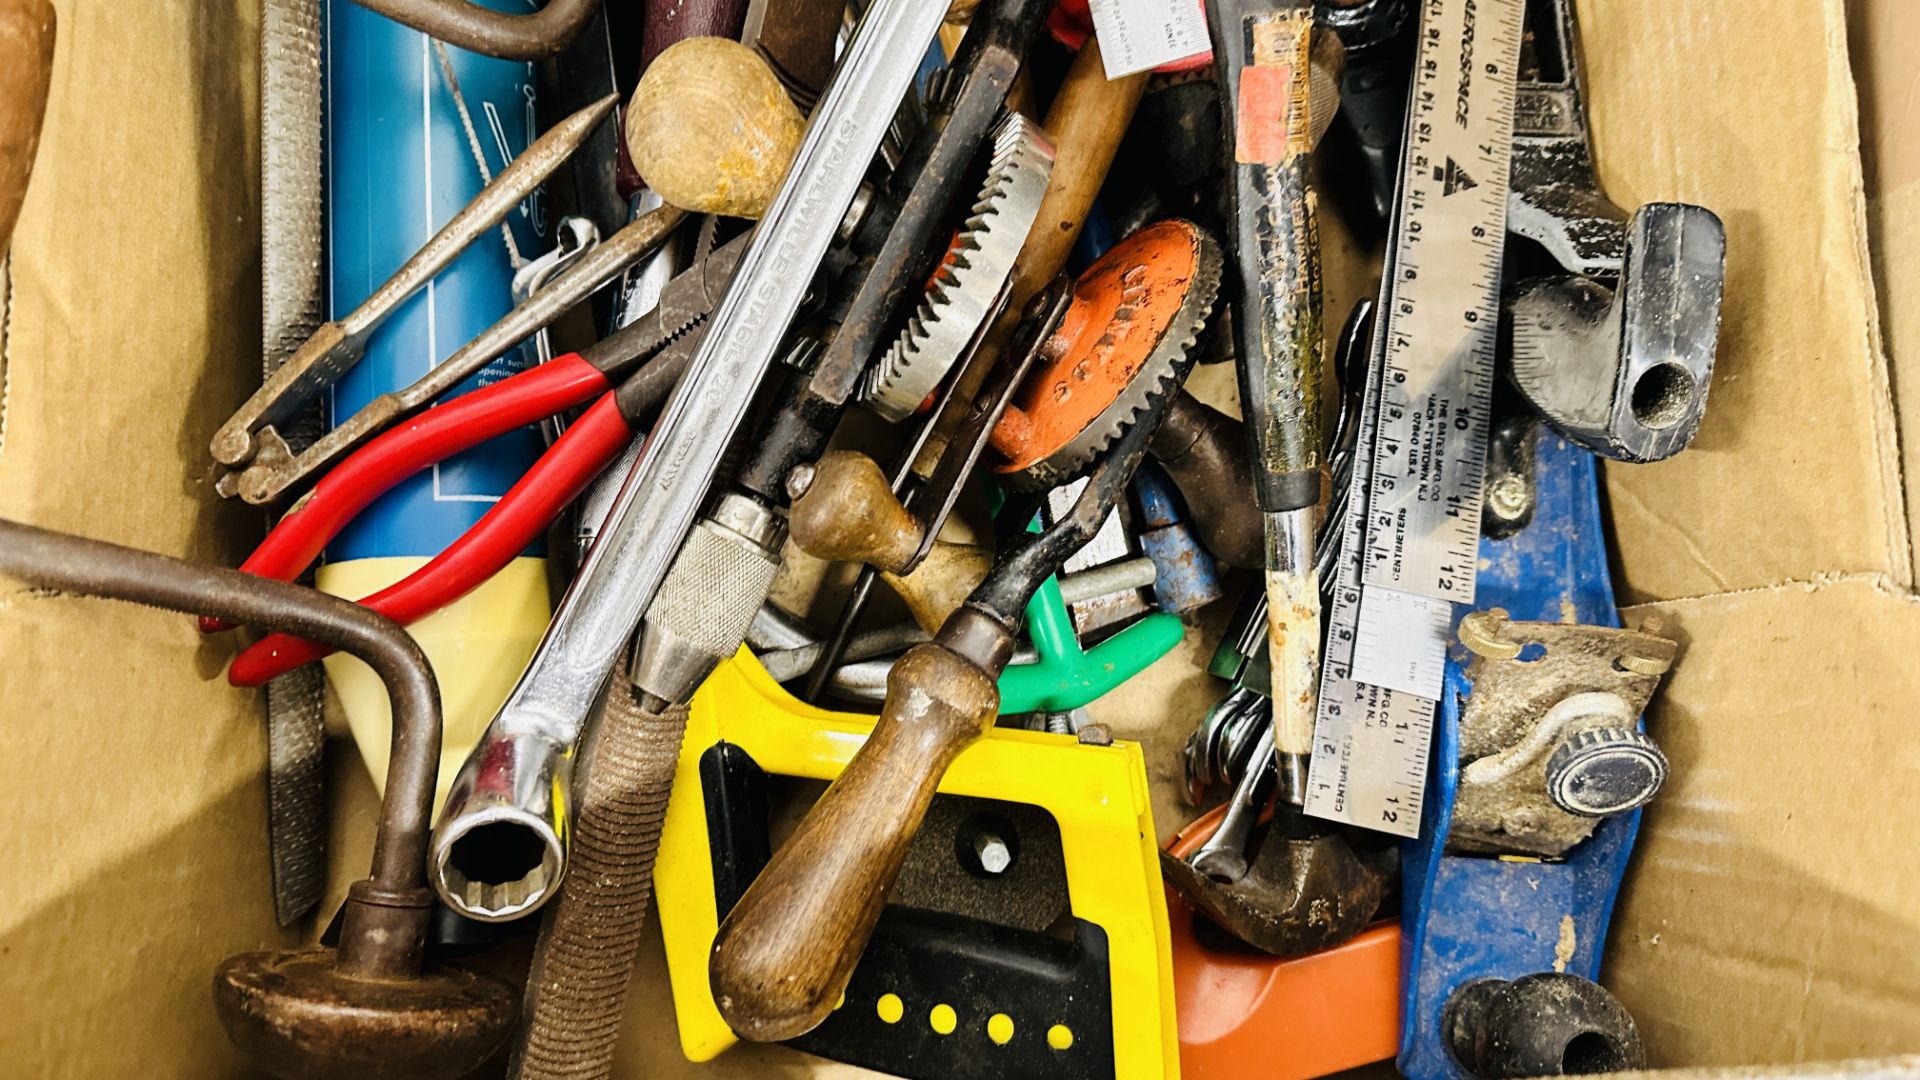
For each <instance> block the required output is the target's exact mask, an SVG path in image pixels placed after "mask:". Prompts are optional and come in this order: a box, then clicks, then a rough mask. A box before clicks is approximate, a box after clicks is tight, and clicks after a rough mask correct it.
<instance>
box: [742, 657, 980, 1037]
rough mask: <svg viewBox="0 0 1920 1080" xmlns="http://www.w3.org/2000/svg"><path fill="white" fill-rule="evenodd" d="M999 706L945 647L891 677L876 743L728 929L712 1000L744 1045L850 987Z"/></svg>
mask: <svg viewBox="0 0 1920 1080" xmlns="http://www.w3.org/2000/svg"><path fill="white" fill-rule="evenodd" d="M999 705H1000V694H999V690H998V689H997V687H996V686H995V684H994V680H993V679H992V678H991V677H990V676H988V675H987V673H986V672H984V671H982V670H981V669H980V668H978V667H976V666H975V665H973V664H972V663H969V662H968V661H966V660H965V659H962V658H961V657H960V656H958V655H957V654H955V653H953V652H951V651H949V650H948V649H946V648H944V647H942V646H940V645H937V644H926V645H919V646H916V647H915V648H914V649H912V650H911V651H909V652H908V653H907V654H906V656H904V657H902V658H901V659H900V662H899V663H897V664H895V665H894V666H893V671H892V673H891V674H889V675H888V676H887V703H886V706H885V708H883V709H882V710H881V713H880V718H879V721H878V722H877V723H876V724H875V725H874V728H873V733H872V734H871V735H870V736H868V738H867V742H866V745H865V746H863V747H861V748H860V752H859V753H857V754H855V755H854V757H853V760H852V761H850V762H848V763H847V767H846V770H845V771H843V772H842V773H841V774H840V778H839V779H838V780H835V781H834V782H833V786H831V787H829V788H828V789H827V793H826V794H825V795H822V796H821V797H820V801H819V802H818V803H815V804H814V806H813V809H812V810H810V811H809V812H808V813H807V816H806V818H805V819H804V820H802V821H801V822H800V827H799V828H798V829H796V830H795V831H794V834H793V836H792V838H791V839H789V840H788V841H787V842H786V843H785V844H784V845H782V846H781V848H780V850H778V851H776V852H774V854H773V860H772V861H771V862H769V863H768V864H767V868H766V869H765V870H762V871H761V872H760V876H759V877H758V878H756V879H754V882H753V885H752V886H751V887H749V888H748V889H747V894H746V895H745V896H743V897H741V898H740V903H739V904H738V905H736V906H735V907H734V909H733V911H732V913H730V914H729V915H728V916H727V919H726V921H725V922H723V923H722V924H721V925H720V932H719V934H718V935H716V936H715V938H714V942H713V955H712V957H711V958H710V959H709V962H708V969H707V971H708V978H709V980H710V982H711V984H712V988H713V1000H714V1003H715V1004H716V1005H718V1006H719V1008H720V1015H721V1016H722V1017H724V1018H725V1019H726V1021H727V1025H728V1026H729V1027H731V1028H733V1030H734V1032H735V1033H736V1034H738V1035H739V1036H740V1037H741V1038H743V1039H748V1040H751V1041H754V1042H776V1041H779V1040H781V1039H791V1038H795V1037H797V1036H800V1035H804V1034H806V1033H807V1032H809V1031H811V1030H813V1028H814V1027H815V1026H816V1025H817V1024H819V1023H820V1021H822V1020H824V1019H826V1017H827V1014H828V1013H830V1012H832V1011H833V1008H834V1005H835V1003H836V1002H838V1001H839V1000H840V995H841V994H843V993H844V992H845V991H846V988H847V980H848V979H850V978H851V977H852V975H853V969H854V965H855V964H856V963H858V962H859V959H860V954H861V952H862V951H863V950H864V949H865V948H866V945H867V939H868V938H870V937H871V936H872V935H873V927H874V923H875V922H876V921H877V920H878V919H879V917H880V909H881V908H882V906H884V904H885V903H886V898H887V893H888V892H889V891H890V890H892V888H893V882H894V879H895V878H896V877H897V876H899V873H900V864H901V862H902V860H904V859H905V858H906V854H907V845H908V843H909V842H910V841H912V839H913V834H914V832H915V831H916V830H918V829H919V827H920V820H921V818H923V817H924V816H925V815H926V812H927V805H928V804H929V803H930V802H932V801H933V792H934V788H935V786H936V785H937V784H938V783H939V782H940V777H941V775H942V774H943V773H945V772H946V769H947V765H948V764H949V763H951V762H952V761H953V759H954V757H955V756H956V755H958V754H959V753H960V751H961V750H963V749H965V748H966V747H967V746H968V745H969V744H970V743H972V742H973V741H974V740H976V739H978V738H979V737H980V736H982V735H983V734H985V733H986V731H987V729H988V728H989V727H991V726H992V724H993V719H994V715H995V713H996V711H997V710H998V708H999Z"/></svg>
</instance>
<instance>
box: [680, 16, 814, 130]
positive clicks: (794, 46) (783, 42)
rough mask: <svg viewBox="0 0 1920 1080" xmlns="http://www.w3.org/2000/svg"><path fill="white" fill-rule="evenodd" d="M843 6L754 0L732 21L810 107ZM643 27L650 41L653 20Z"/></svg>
mask: <svg viewBox="0 0 1920 1080" xmlns="http://www.w3.org/2000/svg"><path fill="white" fill-rule="evenodd" d="M675 6H676V7H685V6H687V5H686V4H684V3H681V4H676V5H675ZM846 9H847V5H846V2H845V0H752V2H751V3H749V4H748V5H747V10H746V14H745V18H744V19H740V18H739V17H738V16H736V21H737V22H740V23H742V29H741V32H740V40H742V41H745V42H747V43H748V44H750V45H752V46H753V47H754V49H755V50H757V51H758V52H759V53H760V55H761V56H764V57H766V59H767V63H768V65H770V66H771V67H772V68H773V73H774V74H775V75H777V76H779V78H780V83H781V85H783V86H785V87H786V88H787V93H788V94H791V95H792V96H793V100H794V103H795V104H797V105H799V106H800V108H802V109H811V108H813V103H814V102H816V101H818V100H819V99H820V91H821V90H823V89H825V88H826V85H827V79H828V77H830V76H831V75H832V74H833V46H834V40H835V39H836V38H837V37H839V34H840V22H841V16H842V15H844V14H845V12H846ZM647 33H648V38H649V44H651V38H652V33H653V31H652V27H651V25H649V27H648V31H647Z"/></svg>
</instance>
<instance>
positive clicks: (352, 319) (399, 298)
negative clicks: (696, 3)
mask: <svg viewBox="0 0 1920 1080" xmlns="http://www.w3.org/2000/svg"><path fill="white" fill-rule="evenodd" d="M615 103H616V99H615V98H614V97H613V96H611V95H610V96H608V97H606V98H603V99H601V100H600V101H597V102H595V103H594V104H592V105H589V106H587V107H586V108H584V109H581V110H580V111H579V112H576V113H574V114H573V115H572V116H569V117H567V118H566V119H564V120H561V121H560V122H559V123H557V124H555V125H554V126H553V127H552V128H550V129H549V130H548V131H547V132H546V134H544V135H542V136H540V138H538V139H536V140H534V143H533V145H532V146H529V147H527V149H526V150H525V151H524V152H522V153H521V154H520V156H519V157H516V158H514V159H513V161H512V162H511V163H509V164H508V165H507V167H506V168H504V169H502V170H500V173H499V175H497V176H495V177H494V178H493V180H492V181H491V182H490V183H488V184H487V186H486V187H484V188H482V189H481V190H480V194H478V195H476V196H474V198H473V200H472V201H471V202H469V203H467V205H466V206H464V207H462V208H461V209H460V211H459V212H458V213H456V214H454V216H453V217H452V218H451V219H449V220H448V221H447V223H446V224H445V225H443V226H441V228H440V231H439V232H436V233H434V234H433V236H432V237H430V238H429V239H428V240H427V242H426V243H425V244H423V245H421V247H420V250H419V251H416V252H414V254H413V255H412V257H410V258H409V259H408V260H407V261H406V263H405V264H404V265H402V266H401V267H400V269H398V270H396V271H394V272H393V274H392V276H390V277H389V278H387V280H386V281H385V282H383V283H382V284H381V285H380V287H379V288H378V289H375V290H374V292H373V295H371V296H369V297H368V298H367V299H366V301H365V302H363V303H362V304H361V305H360V306H359V307H357V308H355V309H354V310H352V311H351V312H348V313H347V315H346V316H345V317H343V318H340V319H337V320H335V321H333V322H329V323H325V324H323V325H322V326H320V328H319V329H317V330H316V331H314V333H313V336H311V337H309V338H308V339H307V340H306V341H305V342H303V343H302V344H301V345H300V347H299V348H298V349H296V350H295V351H294V353H293V355H292V356H290V357H288V358H287V361H286V363H284V364H282V365H280V367H279V368H277V369H276V370H275V371H274V373H273V375H272V376H271V377H270V378H268V379H267V381H266V383H265V384H264V385H262V386H261V387H260V389H259V390H257V391H255V392H254V394H253V396H252V397H249V398H248V399H247V400H246V402H245V403H244V404H243V405H241V406H240V408H239V409H237V410H235V411H234V414H233V415H232V416H231V417H228V418H227V420H226V422H224V423H223V424H221V425H220V429H219V430H218V431H216V432H214V436H213V440H212V443H211V445H210V446H209V449H210V450H211V452H212V454H213V458H214V460H215V461H216V462H218V463H220V464H221V465H224V466H227V467H228V468H230V469H234V470H238V469H240V468H241V467H243V466H245V465H246V464H247V463H248V462H250V461H251V460H253V458H254V456H255V455H256V454H258V453H260V452H261V451H262V448H263V446H268V445H282V446H283V443H282V441H281V440H280V439H279V438H278V437H277V436H274V437H272V438H267V437H265V436H266V435H267V433H266V432H264V431H263V430H262V429H264V428H267V427H268V426H269V425H273V424H277V423H280V422H282V421H284V420H286V419H287V417H289V416H291V415H293V414H294V413H295V412H297V411H298V410H300V409H301V408H302V407H304V406H306V405H307V404H308V403H309V402H312V401H313V400H314V399H315V398H316V396H317V395H319V393H320V392H321V391H322V390H324V389H325V388H326V387H328V386H329V385H331V384H332V383H333V381H334V380H335V379H338V378H339V377H340V375H341V374H342V373H344V372H345V371H346V370H347V369H348V368H350V367H352V366H353V365H354V364H356V363H358V362H359V360H360V357H361V355H362V354H363V353H364V352H365V349H366V343H367V339H368V337H369V336H370V335H371V334H372V333H373V331H374V330H375V329H377V328H378V327H379V326H380V324H381V323H382V322H384V321H385V320H386V318H387V316H389V315H391V314H392V313H393V312H394V311H395V310H396V309H397V308H398V307H399V306H400V304H401V303H402V302H404V301H405V300H406V299H407V298H408V297H409V296H412V295H413V294H414V292H416V291H417V290H419V289H420V288H422V287H423V286H425V285H426V283H427V282H428V281H429V280H430V279H432V278H433V277H434V276H435V275H436V274H438V273H440V271H442V270H444V269H446V268H447V266H448V265H450V264H451V263H452V262H453V260H454V259H455V258H457V257H458V256H459V255H460V253H461V252H462V251H465V250H466V249H467V246H468V245H469V244H471V243H472V242H473V241H474V240H475V239H477V238H479V237H480V236H482V235H483V234H485V233H486V232H487V231H488V230H490V229H492V228H493V227H494V226H495V225H498V224H499V223H500V221H501V219H503V218H505V217H506V216H507V214H508V213H509V212H510V211H512V209H513V208H514V207H515V206H518V205H519V204H520V202H521V201H522V200H524V199H525V198H526V197H527V195H528V194H529V193H531V192H532V191H533V190H534V189H535V188H538V187H539V186H540V185H541V184H542V183H544V182H545V181H546V178H547V177H548V176H550V175H552V173H553V172H554V170H556V169H558V168H559V167H560V166H561V165H562V164H564V163H565V162H566V160H567V159H568V158H569V157H571V156H573V152H574V151H575V150H576V149H578V148H579V146H580V144H581V143H582V142H583V141H584V140H585V139H586V137H587V136H588V135H589V134H591V133H592V131H593V129H594V128H596V127H598V126H599V124H600V122H601V121H602V120H604V119H606V118H607V116H608V115H610V114H611V113H612V112H613V107H614V105H615ZM218 489H219V490H220V493H221V494H222V495H233V494H236V493H237V491H238V485H237V484H236V483H235V482H234V481H233V480H232V479H229V478H228V477H222V479H221V482H220V483H219V485H218Z"/></svg>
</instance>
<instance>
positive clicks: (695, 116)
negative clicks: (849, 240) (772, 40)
mask: <svg viewBox="0 0 1920 1080" xmlns="http://www.w3.org/2000/svg"><path fill="white" fill-rule="evenodd" d="M626 125H627V152H628V153H629V154H631V155H632V156H633V165H634V168H636V169H638V170H640V176H641V178H642V179H643V180H645V181H646V182H647V186H648V187H650V188H652V189H653V190H654V191H655V193H657V194H658V195H659V196H660V197H661V198H662V199H665V200H666V201H667V202H669V203H671V204H673V205H674V206H678V207H680V208H681V209H683V210H690V211H692V212H694V213H697V214H724V215H726V216H729V217H745V218H757V217H759V216H760V215H761V214H762V213H763V212H764V211H765V210H766V208H767V204H768V203H770V202H772V201H773V196H774V193H775V192H777V191H779V190H780V182H781V181H782V180H784V179H785V178H786V175H787V167H788V166H789V165H790V164H792V162H793V155H794V153H795V152H796V151H797V150H798V149H799V147H800V139H801V136H802V134H803V133H804V131H805V129H806V117H804V116H802V115H801V114H800V110H799V109H797V108H795V107H794V104H793V101H792V99H791V98H789V97H788V96H787V89H786V87H785V86H783V85H782V84H781V82H780V79H779V76H777V75H775V74H774V72H773V69H772V68H770V67H768V66H767V61H766V58H765V57H763V56H761V55H760V54H759V53H757V52H754V51H753V50H752V49H750V48H748V47H747V46H745V45H742V44H740V43H739V42H737V41H730V40H728V39H726V38H711V37H701V38H687V39H686V40H685V41H681V42H677V43H675V44H674V45H672V46H670V47H668V48H667V50H666V51H665V52H662V53H661V54H660V55H659V56H658V57H657V58H655V59H654V61H653V63H652V64H651V65H649V66H648V67H647V73H646V74H645V75H642V76H641V77H640V85H639V86H638V87H636V88H635V89H634V91H633V99H632V100H631V101H630V102H628V104H627V116H626Z"/></svg>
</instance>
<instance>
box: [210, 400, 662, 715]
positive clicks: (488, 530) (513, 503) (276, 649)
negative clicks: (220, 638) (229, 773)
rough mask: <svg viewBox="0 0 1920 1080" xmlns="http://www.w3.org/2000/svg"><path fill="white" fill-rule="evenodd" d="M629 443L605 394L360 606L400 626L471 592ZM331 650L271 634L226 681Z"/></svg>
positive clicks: (260, 679)
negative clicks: (459, 528) (440, 546)
mask: <svg viewBox="0 0 1920 1080" xmlns="http://www.w3.org/2000/svg"><path fill="white" fill-rule="evenodd" d="M632 438H633V429H632V428H630V427H628V426H627V422H626V420H625V419H624V418H623V417H622V416H621V415H620V410H619V408H618V406H617V405H616V404H615V402H614V397H613V395H612V394H607V395H605V396H604V397H602V398H601V399H600V400H599V401H597V402H595V403H594V405H593V407H592V408H591V409H588V410H587V412H586V414H585V415H584V416H582V417H581V418H580V419H579V421H578V422H576V423H575V424H574V425H573V426H571V427H569V428H568V429H567V432H566V434H565V435H562V436H561V437H560V439H559V441H557V442H555V443H554V444H553V447H552V448H551V449H549V450H548V451H547V452H546V454H545V455H544V456H542V457H541V458H540V460H539V461H537V462H535V463H534V465H533V468H531V469H528V470H527V472H526V475H524V476H522V477H521V478H520V481H519V482H518V483H516V484H514V485H513V488H512V490H510V491H508V492H507V494H506V495H505V496H504V497H502V498H501V500H500V501H499V502H497V503H495V504H494V505H493V509H491V510H489V511H487V513H486V515H485V516H484V517H482V518H481V519H480V520H479V521H478V522H476V523H474V526H473V528H471V529H469V530H467V531H466V533H465V534H463V535H462V536H461V537H460V538H459V539H458V540H455V541H454V542H453V543H452V544H451V545H450V546H448V548H447V549H446V550H445V551H443V552H441V553H440V554H438V555H436V556H434V557H433V559H432V561H430V562H428V563H427V564H426V565H425V566H422V567H421V568H420V569H418V570H415V571H414V572H413V573H411V574H409V575H407V576H406V577H404V578H402V579H401V580H399V581H397V582H395V583H394V584H392V585H389V586H387V587H386V588H384V589H382V590H380V591H379V592H377V593H374V594H373V595H372V596H368V597H365V598H363V599H361V600H360V601H359V603H361V604H363V605H365V606H367V607H370V608H372V609H373V610H375V611H377V612H379V613H380V614H382V615H385V616H386V617H388V618H390V619H392V620H394V621H395V622H398V623H400V624H402V625H406V624H409V623H413V622H416V621H418V620H420V619H423V618H426V617H427V616H428V615H431V614H433V613H434V612H436V611H438V610H440V609H441V608H443V607H446V606H447V605H448V604H451V603H453V602H454V601H455V600H458V599H460V598H461V597H462V596H465V595H467V594H468V593H470V592H472V591H473V590H474V589H475V588H476V587H478V586H479V585H480V583H481V582H483V581H485V580H487V579H488V578H490V577H492V576H493V575H494V574H496V573H499V571H500V568H501V567H503V566H505V565H507V563H509V562H511V561H513V558H514V556H516V555H518V554H519V553H520V552H521V551H522V550H524V549H525V548H526V546H527V544H529V543H530V542H532V540H533V538H534V537H536V536H538V535H540V533H541V532H543V531H545V529H546V527H547V525H548V524H549V523H551V522H552V521H553V519H554V517H555V516H556V515H557V514H559V513H560V510H561V508H563V507H565V506H566V505H567V504H568V503H570V502H572V501H573V500H574V499H576V498H578V497H579V496H580V493H581V492H582V491H583V490H585V489H586V486H587V484H588V483H590V482H591V481H592V480H593V478H594V477H596V476H598V475H600V471H601V470H602V469H604V468H606V466H607V463H608V462H609V461H612V460H613V459H614V457H615V456H617V455H618V454H619V453H620V451H621V449H622V448H624V447H625V446H626V445H627V442H628V441H629V440H630V439H632ZM332 651H333V650H332V649H329V648H327V647H326V646H324V645H318V644H315V643H314V642H311V641H308V640H306V639H305V638H299V637H295V636H293V635H292V634H270V635H268V636H267V637H264V638H262V639H260V640H259V641H257V642H255V643H254V644H253V645H252V646H251V647H249V648H248V649H246V650H245V651H243V652H242V653H241V654H240V655H239V656H236V657H234V660H233V664H232V666H231V667H229V668H228V669H227V681H228V682H230V683H232V684H233V685H235V686H259V685H261V684H263V683H265V682H267V681H269V680H271V679H273V678H275V677H277V676H280V675H284V674H286V673H287V672H289V671H292V670H293V669H294V668H297V667H299V666H300V665H302V664H306V663H311V662H312V661H315V660H318V659H320V658H321V657H323V656H325V655H327V654H328V653H330V652H332Z"/></svg>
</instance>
